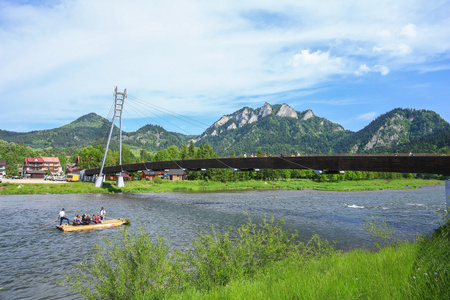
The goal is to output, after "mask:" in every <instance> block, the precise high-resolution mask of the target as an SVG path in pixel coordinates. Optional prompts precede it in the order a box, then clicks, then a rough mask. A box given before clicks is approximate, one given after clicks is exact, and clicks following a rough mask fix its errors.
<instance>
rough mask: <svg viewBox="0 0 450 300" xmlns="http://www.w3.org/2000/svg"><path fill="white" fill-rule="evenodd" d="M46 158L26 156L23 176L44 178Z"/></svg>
mask: <svg viewBox="0 0 450 300" xmlns="http://www.w3.org/2000/svg"><path fill="white" fill-rule="evenodd" d="M43 168H44V160H43V159H42V158H40V157H39V158H35V157H25V160H24V162H23V166H22V177H24V178H27V177H31V178H44V175H45V171H44V170H43Z"/></svg>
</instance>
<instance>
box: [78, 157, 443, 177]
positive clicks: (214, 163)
mask: <svg viewBox="0 0 450 300" xmlns="http://www.w3.org/2000/svg"><path fill="white" fill-rule="evenodd" d="M180 168H185V169H187V170H200V169H217V168H222V169H223V168H232V169H240V170H253V169H314V170H331V171H372V172H398V173H424V174H443V175H450V156H449V155H446V156H445V155H441V156H439V155H420V156H419V155H417V156H394V155H315V156H299V157H279V156H276V157H253V158H251V157H247V158H208V159H190V160H174V161H156V162H146V163H134V164H126V165H122V166H110V167H105V168H104V170H103V172H104V173H105V174H115V173H118V172H121V171H127V172H137V171H143V170H149V169H151V170H165V169H180ZM99 172H100V168H96V169H89V170H86V175H87V176H92V175H94V174H98V173H99Z"/></svg>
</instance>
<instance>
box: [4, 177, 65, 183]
mask: <svg viewBox="0 0 450 300" xmlns="http://www.w3.org/2000/svg"><path fill="white" fill-rule="evenodd" d="M2 182H3V183H5V182H9V183H34V184H43V183H48V184H54V183H66V181H51V180H44V179H35V178H33V179H11V178H10V179H6V178H4V177H3V179H2Z"/></svg>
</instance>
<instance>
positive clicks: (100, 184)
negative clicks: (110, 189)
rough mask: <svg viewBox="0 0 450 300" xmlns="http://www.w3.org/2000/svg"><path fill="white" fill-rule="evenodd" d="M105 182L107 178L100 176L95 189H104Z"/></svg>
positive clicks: (96, 180)
mask: <svg viewBox="0 0 450 300" xmlns="http://www.w3.org/2000/svg"><path fill="white" fill-rule="evenodd" d="M103 181H105V176H98V177H97V178H96V179H95V187H102V186H103Z"/></svg>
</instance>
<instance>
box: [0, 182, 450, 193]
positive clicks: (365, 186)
mask: <svg viewBox="0 0 450 300" xmlns="http://www.w3.org/2000/svg"><path fill="white" fill-rule="evenodd" d="M443 183H444V181H442V180H435V179H414V178H403V179H391V180H388V179H372V180H355V181H350V180H348V181H340V182H334V181H331V182H330V181H325V182H320V181H314V180H309V179H285V180H268V181H262V180H246V181H230V182H222V181H211V180H208V179H204V180H183V181H168V180H162V179H160V178H156V179H155V180H153V181H144V180H143V181H128V182H126V183H125V187H122V188H118V187H117V186H116V184H115V181H106V182H105V183H104V184H103V187H102V188H96V187H95V186H94V184H93V183H92V182H67V183H60V184H46V183H23V184H17V183H1V184H0V195H19V194H22V195H23V194H88V193H111V194H113V193H153V192H184V193H186V192H218V191H245V190H259V189H261V190H262V189H272V190H274V189H282V190H304V189H314V190H322V191H371V190H388V189H390V190H392V189H415V188H420V186H423V185H438V184H443Z"/></svg>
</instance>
